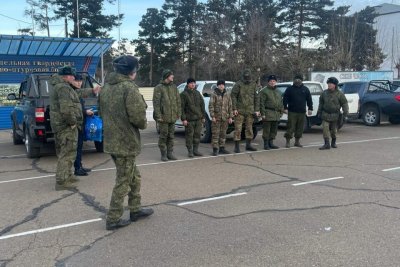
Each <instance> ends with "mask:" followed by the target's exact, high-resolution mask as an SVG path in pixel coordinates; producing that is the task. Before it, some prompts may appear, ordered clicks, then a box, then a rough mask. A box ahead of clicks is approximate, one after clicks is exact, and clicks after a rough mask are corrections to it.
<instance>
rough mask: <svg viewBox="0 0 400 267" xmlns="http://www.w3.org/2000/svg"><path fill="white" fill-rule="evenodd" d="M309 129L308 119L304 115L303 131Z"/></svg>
mask: <svg viewBox="0 0 400 267" xmlns="http://www.w3.org/2000/svg"><path fill="white" fill-rule="evenodd" d="M310 129H311V124H310V119H309V118H308V117H307V116H306V118H305V120H304V126H303V132H308V131H309V130H310Z"/></svg>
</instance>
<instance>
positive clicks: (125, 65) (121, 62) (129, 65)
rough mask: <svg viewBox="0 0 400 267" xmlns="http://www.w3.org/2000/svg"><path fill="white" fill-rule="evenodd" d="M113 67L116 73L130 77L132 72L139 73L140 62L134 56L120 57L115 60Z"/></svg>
mask: <svg viewBox="0 0 400 267" xmlns="http://www.w3.org/2000/svg"><path fill="white" fill-rule="evenodd" d="M113 66H114V69H115V71H116V72H118V73H121V74H124V75H129V74H131V73H132V72H137V70H138V69H139V61H138V59H137V58H136V57H133V56H120V57H117V58H116V59H114V60H113Z"/></svg>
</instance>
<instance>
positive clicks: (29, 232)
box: [0, 218, 102, 240]
mask: <svg viewBox="0 0 400 267" xmlns="http://www.w3.org/2000/svg"><path fill="white" fill-rule="evenodd" d="M101 220H102V219H101V218H97V219H92V220H87V221H81V222H75V223H68V224H62V225H57V226H53V227H48V228H42V229H38V230H32V231H27V232H22V233H18V234H12V235H4V236H0V240H3V239H9V238H13V237H19V236H25V235H33V234H37V233H43V232H48V231H52V230H57V229H62V228H67V227H72V226H77V225H81V224H86V223H92V222H98V221H101Z"/></svg>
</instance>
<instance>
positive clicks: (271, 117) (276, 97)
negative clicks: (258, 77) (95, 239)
mask: <svg viewBox="0 0 400 267" xmlns="http://www.w3.org/2000/svg"><path fill="white" fill-rule="evenodd" d="M260 110H261V116H262V118H263V121H279V120H280V118H281V117H282V113H283V99H282V94H281V93H280V92H279V90H278V89H276V87H270V86H266V87H264V88H263V89H262V90H261V92H260Z"/></svg>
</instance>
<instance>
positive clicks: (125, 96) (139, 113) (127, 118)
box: [99, 72, 147, 157]
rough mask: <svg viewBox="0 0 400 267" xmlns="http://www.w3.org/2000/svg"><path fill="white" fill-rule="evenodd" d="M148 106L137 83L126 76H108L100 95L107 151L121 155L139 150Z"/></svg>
mask: <svg viewBox="0 0 400 267" xmlns="http://www.w3.org/2000/svg"><path fill="white" fill-rule="evenodd" d="M146 109H147V105H146V102H145V101H144V98H143V96H142V95H141V94H140V92H139V88H138V86H137V85H136V84H135V83H134V82H133V81H132V80H131V79H130V78H129V77H128V76H127V75H122V74H119V73H115V72H112V73H110V74H109V75H108V76H107V78H106V84H105V85H104V87H103V88H102V90H101V92H100V96H99V114H100V116H101V117H102V119H103V135H104V137H103V142H104V152H106V153H110V154H113V155H117V156H122V157H126V156H137V155H138V154H139V153H140V151H141V143H140V133H139V129H145V128H146V127H147V119H146Z"/></svg>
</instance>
